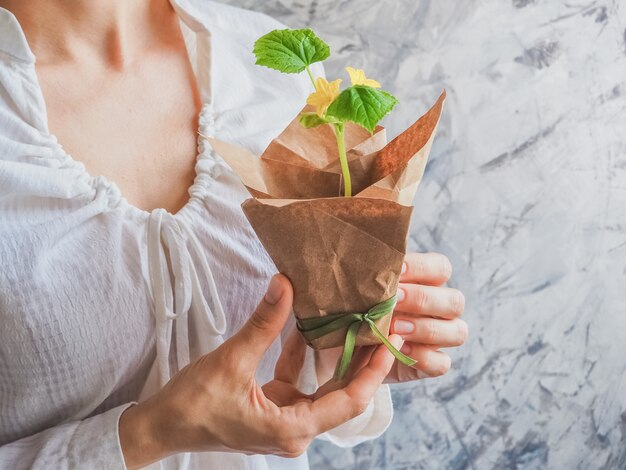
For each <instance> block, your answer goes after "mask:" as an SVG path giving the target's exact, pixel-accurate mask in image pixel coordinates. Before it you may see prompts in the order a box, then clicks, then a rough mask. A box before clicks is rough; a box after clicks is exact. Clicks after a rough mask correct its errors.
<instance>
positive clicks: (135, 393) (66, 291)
mask: <svg viewBox="0 0 626 470" xmlns="http://www.w3.org/2000/svg"><path fill="white" fill-rule="evenodd" d="M172 3H173V6H174V8H175V10H176V12H177V13H178V15H179V18H180V25H181V29H182V31H183V34H184V37H185V41H186V43H187V50H188V52H189V58H190V60H191V63H192V65H193V68H194V72H195V74H196V77H197V82H198V85H199V87H200V89H201V96H202V100H203V107H202V111H201V113H200V118H199V130H200V131H201V132H202V133H203V134H205V135H213V136H216V137H217V138H219V139H222V140H225V141H229V142H232V143H234V144H237V145H240V146H243V147H247V148H248V149H250V150H251V151H253V152H255V153H256V154H260V153H261V152H262V151H263V149H264V148H265V147H266V146H267V145H268V144H269V142H270V140H271V139H272V138H273V137H275V136H276V135H277V134H278V133H279V132H280V131H281V130H282V129H283V128H284V127H285V126H286V125H287V124H288V123H289V122H290V120H291V119H292V118H293V117H294V116H295V115H296V114H297V112H298V111H299V110H300V108H301V106H302V105H303V103H304V100H305V97H306V96H307V95H308V93H310V91H311V85H310V83H309V82H308V79H307V77H306V76H305V75H304V74H302V75H299V76H298V75H283V74H280V73H278V72H275V71H272V70H269V69H265V68H261V67H258V66H255V65H254V57H253V55H252V53H251V50H252V45H253V42H254V40H255V39H256V38H257V37H259V36H260V35H262V34H264V33H266V32H268V31H270V30H272V29H275V28H281V27H284V26H283V25H281V24H280V23H278V22H276V21H275V20H273V19H271V18H269V17H267V16H265V15H261V14H258V13H253V12H249V11H246V10H241V9H238V8H234V7H230V6H225V5H222V4H219V3H215V2H212V1H207V0H176V1H172ZM314 69H315V73H316V74H317V75H322V74H323V69H322V68H321V67H315V68H314ZM102 155H103V158H106V149H103V152H102ZM76 157H77V158H78V159H79V156H76ZM195 169H196V177H195V181H194V183H193V185H192V186H191V187H190V189H189V195H190V200H189V202H188V203H187V204H186V205H185V206H184V207H183V208H182V209H181V210H180V211H179V212H178V213H176V214H169V213H167V212H166V211H165V210H162V209H157V210H154V211H152V212H146V211H143V210H140V209H138V208H136V207H134V206H132V205H131V204H129V203H128V202H127V201H126V200H125V199H124V197H123V196H122V195H121V194H120V191H119V189H118V187H117V186H116V185H115V184H114V183H113V182H111V181H109V180H107V178H105V177H102V176H95V177H94V176H91V175H89V174H88V173H87V172H86V170H85V168H84V166H83V165H82V164H81V163H79V162H78V161H77V160H75V159H73V158H72V157H71V156H70V155H68V154H67V153H66V152H65V151H64V150H63V147H62V146H61V145H60V143H58V142H57V140H56V139H55V137H54V136H53V135H51V134H50V132H49V130H48V127H47V115H46V107H45V103H44V100H43V96H42V92H41V88H40V86H39V84H38V81H37V76H36V73H35V57H34V55H33V53H32V51H31V50H30V48H29V46H28V43H27V42H26V38H25V36H24V33H23V31H22V29H21V27H20V25H19V24H18V22H17V20H16V19H15V17H14V16H13V15H12V14H11V13H10V12H8V11H7V10H4V9H2V8H0V266H1V268H0V321H1V325H2V328H1V329H0V467H2V468H11V469H21V468H42V469H44V468H45V469H51V468H54V469H62V468H89V469H95V468H98V469H109V468H111V469H116V468H124V462H123V457H122V453H121V449H120V444H119V436H118V420H119V417H120V415H121V413H122V412H123V411H124V410H125V409H126V408H127V407H128V406H130V405H131V404H132V403H134V402H137V401H139V400H141V399H142V397H145V396H149V395H151V394H153V393H154V392H155V391H156V390H158V389H159V388H160V386H161V385H162V384H163V383H164V382H166V381H167V380H168V379H169V378H170V377H171V376H172V375H173V374H174V373H176V371H177V370H178V369H180V368H181V367H182V366H184V365H185V364H187V363H188V362H189V361H190V360H193V359H194V358H197V357H198V356H200V355H202V354H205V353H207V352H209V351H211V350H213V349H214V348H216V347H217V346H219V345H220V344H221V343H222V342H223V341H224V339H225V338H228V337H229V336H231V335H232V334H234V333H235V332H237V330H238V329H239V328H240V327H241V325H242V324H243V323H244V322H245V321H246V320H247V318H248V316H249V314H250V313H251V312H252V311H253V310H254V307H255V306H256V304H257V302H258V301H259V300H260V299H261V297H262V296H263V294H264V292H265V288H266V286H267V283H268V281H269V278H270V277H271V275H272V274H273V273H274V271H275V267H274V265H273V263H272V262H271V260H270V259H269V257H268V255H267V254H266V252H265V251H264V249H263V247H262V246H261V245H260V243H259V242H258V240H257V238H256V236H255V235H254V232H253V231H252V230H251V228H250V226H249V225H248V223H247V221H246V219H245V218H244V216H243V213H242V211H241V208H240V204H241V202H242V201H243V200H245V199H246V198H248V197H249V194H248V193H247V191H246V190H245V188H244V187H243V185H242V184H241V182H240V181H239V179H238V178H237V176H236V175H235V174H234V173H233V172H232V171H231V170H230V169H229V167H228V166H227V165H226V164H225V163H224V162H223V161H222V160H221V159H220V158H219V157H218V156H217V155H216V154H215V153H214V152H213V151H212V150H211V148H210V146H209V145H208V144H207V143H205V142H204V141H203V140H202V139H200V140H199V141H198V156H197V163H196V167H195ZM168 266H169V268H168ZM173 299H175V301H173ZM280 349H281V345H280V341H276V343H275V344H274V345H273V346H272V348H271V349H270V351H269V352H268V354H267V355H266V358H265V360H264V361H263V363H262V365H261V367H260V369H259V377H258V378H259V380H260V381H261V382H262V383H264V382H266V381H268V380H270V379H271V377H272V371H273V367H274V363H275V361H276V359H277V357H278V355H279V353H280ZM311 358H312V354H310V353H309V360H308V361H307V364H306V365H305V371H304V372H303V381H302V386H303V387H304V390H305V391H310V390H311V388H314V387H316V385H317V380H316V376H315V368H314V365H313V363H312V360H311ZM391 416H392V408H391V400H390V395H389V389H388V387H387V386H384V387H381V388H380V390H379V391H378V393H377V394H376V396H375V398H374V400H373V401H372V403H371V404H370V406H369V408H368V409H367V411H366V412H365V413H364V414H363V415H362V416H360V417H358V418H355V419H354V420H352V421H350V422H348V423H346V424H344V425H343V426H340V427H339V428H336V429H335V430H333V431H332V432H329V433H326V435H325V436H324V437H325V438H326V439H329V440H331V441H333V442H335V443H336V444H338V445H345V446H349V445H354V444H357V443H359V442H361V441H363V440H366V439H369V438H374V437H377V436H379V435H380V434H381V433H382V432H383V431H384V430H385V428H386V427H387V426H388V424H389V422H390V420H391ZM154 467H156V468H202V469H208V468H219V469H240V468H241V469H243V468H245V469H266V468H272V469H280V468H290V469H302V468H308V463H307V460H306V456H302V457H300V458H298V459H294V460H287V459H281V458H278V457H273V456H244V455H242V454H233V453H231V454H228V453H202V454H200V453H198V454H181V455H178V456H174V457H171V458H169V459H166V460H164V461H161V462H159V463H157V464H155V465H154Z"/></svg>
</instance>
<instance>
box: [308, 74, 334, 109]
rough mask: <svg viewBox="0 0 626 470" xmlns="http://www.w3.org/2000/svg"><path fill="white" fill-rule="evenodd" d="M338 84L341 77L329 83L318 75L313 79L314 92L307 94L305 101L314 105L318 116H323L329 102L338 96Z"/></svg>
mask: <svg viewBox="0 0 626 470" xmlns="http://www.w3.org/2000/svg"><path fill="white" fill-rule="evenodd" d="M340 84H341V79H339V80H335V81H332V82H330V83H329V82H328V81H326V79H325V78H322V77H318V78H317V80H315V92H314V93H311V94H310V95H309V97H308V98H307V99H306V102H307V104H310V105H312V106H315V112H316V113H317V114H318V116H320V117H323V116H324V113H326V110H327V109H328V107H329V106H330V103H332V102H333V101H335V98H337V97H338V96H339V85H340Z"/></svg>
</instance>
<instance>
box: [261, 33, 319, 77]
mask: <svg viewBox="0 0 626 470" xmlns="http://www.w3.org/2000/svg"><path fill="white" fill-rule="evenodd" d="M253 52H254V55H255V56H256V63H257V65H262V66H264V67H269V68H271V69H275V70H278V71H280V72H284V73H300V72H302V71H303V70H304V69H305V68H306V67H308V66H309V65H311V64H314V63H315V62H321V61H322V60H324V59H326V58H328V56H330V48H329V47H328V44H326V43H325V42H324V41H322V40H321V39H320V38H318V37H317V36H316V35H315V33H314V32H313V30H311V29H309V28H306V29H275V30H274V31H271V32H269V33H267V34H266V35H265V36H261V37H260V38H259V39H257V41H256V42H255V43H254V51H253Z"/></svg>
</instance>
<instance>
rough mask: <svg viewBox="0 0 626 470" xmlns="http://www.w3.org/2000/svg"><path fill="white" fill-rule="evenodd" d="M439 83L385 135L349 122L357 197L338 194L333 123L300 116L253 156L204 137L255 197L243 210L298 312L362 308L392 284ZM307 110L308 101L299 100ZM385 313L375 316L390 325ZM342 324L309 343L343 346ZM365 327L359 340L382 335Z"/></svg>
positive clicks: (383, 326) (434, 118)
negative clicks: (314, 124) (410, 120)
mask: <svg viewBox="0 0 626 470" xmlns="http://www.w3.org/2000/svg"><path fill="white" fill-rule="evenodd" d="M444 100H445V92H444V93H442V95H441V96H440V98H439V100H438V101H437V102H436V103H435V105H434V106H433V107H432V108H431V109H430V110H429V111H428V112H427V113H426V114H425V115H424V116H422V117H421V118H420V119H419V120H418V121H416V122H415V123H414V124H413V125H412V126H411V127H409V128H408V129H407V130H406V131H404V132H403V133H402V134H400V135H399V136H398V137H396V138H395V139H394V140H393V141H391V142H390V143H388V144H386V140H385V131H384V129H383V128H382V127H378V128H377V129H376V130H375V132H374V134H373V135H370V134H369V133H368V132H367V131H364V130H363V129H362V128H360V127H358V126H353V125H349V126H346V148H348V149H350V150H349V151H348V160H349V165H350V169H351V175H352V179H353V187H354V189H355V193H356V195H355V197H352V198H345V197H341V196H340V195H341V193H342V179H341V170H340V167H339V164H338V157H337V147H336V143H335V136H334V133H333V130H332V128H331V127H330V126H320V127H318V128H315V129H305V128H303V127H302V126H301V125H300V124H299V122H298V120H299V117H296V118H295V119H294V120H293V121H292V123H291V124H290V125H289V126H288V127H287V128H286V129H285V130H284V131H283V133H281V135H280V136H278V137H277V138H276V139H274V141H272V143H271V144H270V145H269V146H268V148H267V149H266V150H265V152H264V153H263V155H262V156H261V158H260V159H259V158H258V157H256V156H255V155H253V154H251V153H250V152H248V151H247V150H244V149H241V148H239V147H236V146H233V145H230V144H227V143H225V142H222V141H219V140H217V139H213V138H209V142H210V143H211V145H212V147H213V149H214V150H215V151H216V152H217V153H218V154H219V155H220V156H221V157H222V158H223V159H224V160H225V161H226V162H227V163H228V164H229V165H230V166H231V168H232V169H233V170H234V171H235V172H236V173H237V174H238V175H239V176H240V178H241V179H242V181H243V183H244V184H245V185H246V187H247V188H248V190H249V191H250V193H251V194H252V195H253V198H251V199H248V200H246V201H245V202H244V203H243V205H242V208H243V211H244V213H245V215H246V217H247V218H248V220H249V221H250V224H251V225H252V227H253V229H254V231H255V232H256V234H257V235H258V237H259V239H260V240H261V243H263V246H264V247H265V249H266V250H267V251H268V253H269V255H270V256H271V258H272V260H273V261H274V263H275V264H276V267H277V268H278V270H279V271H280V272H282V273H283V274H285V275H286V276H287V277H288V278H289V279H290V281H291V283H292V285H293V288H294V312H295V314H296V316H297V317H298V318H310V317H319V316H325V315H329V314H335V313H363V312H366V311H367V310H368V309H369V308H371V307H372V306H374V305H376V304H378V303H380V302H382V301H384V300H387V299H388V298H390V297H391V296H393V295H394V294H395V293H396V289H397V287H398V279H399V276H400V271H401V268H402V262H403V259H404V256H405V254H406V239H407V235H408V231H409V222H410V219H411V212H412V207H410V204H411V203H412V201H413V198H414V196H415V192H416V190H417V186H418V185H419V182H420V180H421V178H422V175H423V172H424V168H425V165H426V161H427V158H428V153H429V152H430V148H431V146H432V142H433V139H434V135H435V131H436V128H437V125H438V123H439V119H440V116H441V112H442V108H443V103H444ZM305 110H306V108H305ZM390 322H391V315H387V316H385V317H383V318H382V319H380V320H378V321H377V327H378V329H379V330H380V331H381V332H382V333H383V334H385V335H387V334H388V332H389V325H390ZM345 335H346V330H345V329H344V330H337V331H334V332H333V333H330V334H328V335H326V336H323V337H321V338H318V339H316V340H313V341H311V342H310V345H311V346H312V347H314V348H315V349H325V348H330V347H335V346H340V345H342V344H343V342H344V338H345ZM378 343H380V341H379V340H378V339H377V338H376V337H374V336H373V334H372V333H371V331H370V329H369V327H368V326H367V325H363V326H362V327H361V329H360V330H359V334H358V337H357V345H372V344H378Z"/></svg>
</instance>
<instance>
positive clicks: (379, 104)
mask: <svg viewBox="0 0 626 470" xmlns="http://www.w3.org/2000/svg"><path fill="white" fill-rule="evenodd" d="M397 103H398V100H397V99H396V98H395V97H394V96H393V95H391V94H389V93H387V92H386V91H382V90H378V89H376V88H372V87H369V86H364V85H355V86H351V87H350V88H346V89H345V90H343V91H342V92H341V94H340V95H339V96H338V97H337V98H335V101H333V102H332V103H331V104H330V106H329V107H328V110H327V111H326V116H327V117H328V118H335V119H337V120H339V121H352V122H354V123H355V124H358V125H359V126H362V127H364V128H365V129H367V130H368V131H370V133H373V132H374V129H375V128H376V125H377V124H378V123H379V122H380V120H381V119H382V118H383V117H385V116H386V115H387V114H388V113H389V112H390V111H391V110H392V109H393V107H394V106H395V105H396V104H397Z"/></svg>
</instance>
